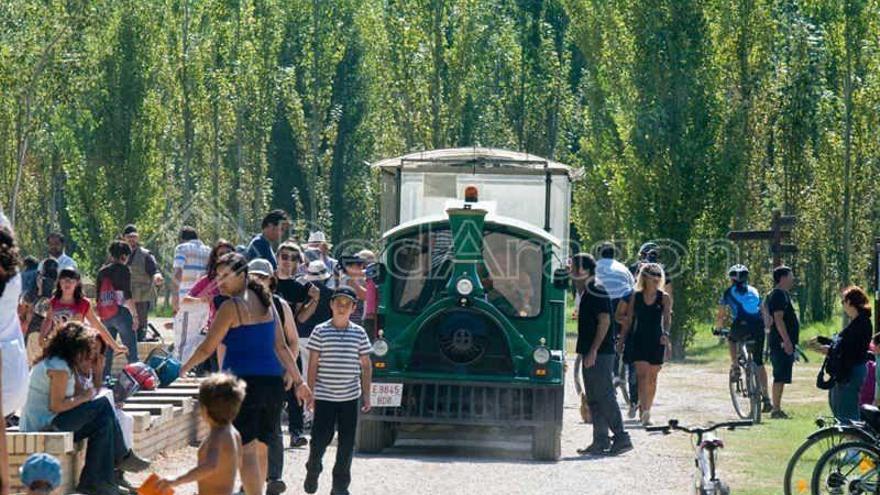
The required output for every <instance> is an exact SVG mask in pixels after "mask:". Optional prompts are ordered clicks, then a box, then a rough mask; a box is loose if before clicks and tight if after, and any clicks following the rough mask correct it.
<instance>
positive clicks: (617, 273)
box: [596, 242, 636, 307]
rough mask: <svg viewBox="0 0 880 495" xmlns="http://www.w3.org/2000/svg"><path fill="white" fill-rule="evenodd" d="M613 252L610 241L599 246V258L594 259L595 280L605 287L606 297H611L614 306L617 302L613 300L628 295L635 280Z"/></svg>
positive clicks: (614, 250) (612, 245) (613, 248)
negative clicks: (615, 257)
mask: <svg viewBox="0 0 880 495" xmlns="http://www.w3.org/2000/svg"><path fill="white" fill-rule="evenodd" d="M615 252H616V249H615V247H614V244H611V243H610V242H606V243H603V244H602V245H601V246H599V259H598V260H597V261H596V280H597V281H598V283H600V284H601V285H603V286H604V287H605V290H606V291H607V292H608V297H610V298H611V301H612V305H613V306H615V307H616V306H617V303H616V302H614V301H615V300H616V301H620V300H621V299H623V298H625V297H628V296H629V293H630V292H632V289H633V286H634V285H635V283H636V281H635V279H634V278H633V276H632V273H630V271H629V268H627V267H626V265H624V264H623V263H621V262H619V261H617V260H616V259H614V254H615Z"/></svg>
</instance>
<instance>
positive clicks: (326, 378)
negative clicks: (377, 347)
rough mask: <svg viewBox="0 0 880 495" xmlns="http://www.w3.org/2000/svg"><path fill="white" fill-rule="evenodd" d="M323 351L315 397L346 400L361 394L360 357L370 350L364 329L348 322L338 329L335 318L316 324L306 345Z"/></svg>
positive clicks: (339, 400)
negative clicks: (345, 325) (333, 320)
mask: <svg viewBox="0 0 880 495" xmlns="http://www.w3.org/2000/svg"><path fill="white" fill-rule="evenodd" d="M306 348H307V349H308V350H309V351H318V352H319V353H321V356H320V358H319V359H318V373H317V374H316V375H315V390H314V393H315V399H316V400H324V401H329V402H346V401H350V400H355V399H357V398H358V397H360V396H361V356H365V355H367V354H369V353H370V350H371V346H370V339H369V338H368V337H367V332H366V331H364V328H363V327H362V326H360V325H358V324H356V323H351V322H349V324H348V327H346V328H336V327H334V326H333V323H332V320H328V321H325V322H324V323H321V324H320V325H318V326H316V327H315V329H314V330H313V331H312V335H311V336H310V337H309V343H308V346H307V347H306Z"/></svg>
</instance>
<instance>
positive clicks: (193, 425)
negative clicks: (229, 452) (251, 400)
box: [6, 379, 208, 493]
mask: <svg viewBox="0 0 880 495" xmlns="http://www.w3.org/2000/svg"><path fill="white" fill-rule="evenodd" d="M179 382H180V383H177V382H175V383H173V384H172V386H171V387H168V388H160V389H158V390H153V391H142V392H138V393H137V394H135V395H134V396H133V397H131V398H130V399H129V400H128V401H127V402H126V403H125V406H124V407H123V410H124V411H125V412H127V413H129V414H130V415H131V416H132V417H133V418H134V449H133V450H134V451H135V452H137V453H138V455H140V456H141V457H145V458H147V459H154V458H155V457H156V456H157V455H158V454H160V453H165V452H171V451H174V450H176V449H180V448H182V447H186V446H188V445H195V444H197V443H198V442H200V441H201V440H202V439H204V438H205V436H206V435H207V433H208V425H207V424H206V423H205V422H204V421H203V420H202V418H201V414H200V411H199V407H198V383H199V382H198V380H195V379H181V380H179ZM6 446H7V449H8V452H9V465H10V477H11V478H12V479H11V484H12V492H13V493H16V492H23V491H25V490H24V487H23V486H21V482H20V480H19V478H18V469H19V467H20V466H21V465H22V463H24V461H25V459H27V457H28V456H29V455H31V454H33V453H36V452H46V453H49V454H52V455H54V456H55V457H57V458H58V460H59V461H60V462H61V467H62V470H63V481H62V491H61V493H70V492H72V491H73V490H74V488H75V487H76V482H77V479H78V477H79V472H80V470H81V469H82V466H83V462H84V460H85V449H84V442H80V443H79V444H75V443H74V441H73V433H70V432H60V433H21V432H20V431H18V428H9V429H7V432H6Z"/></svg>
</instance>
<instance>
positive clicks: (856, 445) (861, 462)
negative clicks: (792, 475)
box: [810, 441, 880, 495]
mask: <svg viewBox="0 0 880 495" xmlns="http://www.w3.org/2000/svg"><path fill="white" fill-rule="evenodd" d="M878 466H880V449H878V447H877V444H876V443H867V442H860V441H856V442H844V443H841V444H839V445H837V446H835V447H833V448H832V449H831V450H829V451H828V452H825V453H824V454H823V455H822V457H821V458H820V459H819V462H818V463H817V464H816V468H815V469H814V470H813V475H812V477H811V480H810V493H811V494H814V495H822V494H826V493H827V494H834V495H844V494H848V495H856V494H858V495H865V494H869V493H873V494H877V493H880V479H878V475H880V470H878Z"/></svg>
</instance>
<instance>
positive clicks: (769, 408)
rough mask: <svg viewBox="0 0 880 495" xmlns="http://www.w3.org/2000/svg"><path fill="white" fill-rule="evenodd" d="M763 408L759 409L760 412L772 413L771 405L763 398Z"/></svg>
mask: <svg viewBox="0 0 880 495" xmlns="http://www.w3.org/2000/svg"><path fill="white" fill-rule="evenodd" d="M763 402H764V406H763V407H762V408H761V412H763V413H768V412H773V403H772V402H770V399H767V398H764V401H763Z"/></svg>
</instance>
